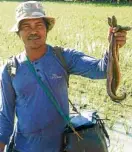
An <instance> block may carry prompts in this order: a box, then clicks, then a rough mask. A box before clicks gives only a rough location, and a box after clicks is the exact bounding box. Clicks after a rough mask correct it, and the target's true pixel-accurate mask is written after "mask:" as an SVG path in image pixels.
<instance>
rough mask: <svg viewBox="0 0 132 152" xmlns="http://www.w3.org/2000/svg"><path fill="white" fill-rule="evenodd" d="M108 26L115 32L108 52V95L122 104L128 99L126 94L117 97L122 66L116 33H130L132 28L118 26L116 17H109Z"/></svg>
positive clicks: (112, 34)
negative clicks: (120, 64)
mask: <svg viewBox="0 0 132 152" xmlns="http://www.w3.org/2000/svg"><path fill="white" fill-rule="evenodd" d="M108 24H109V26H110V28H111V29H114V32H112V33H111V37H110V44H109V50H108V65H107V85H106V86H107V94H108V95H109V97H110V98H111V100H112V101H114V102H118V103H120V102H121V101H122V100H124V99H125V98H126V93H124V94H122V95H121V96H117V93H116V92H117V89H118V87H119V84H120V80H121V73H120V66H119V46H118V44H117V43H116V39H115V36H114V33H116V32H119V31H129V30H131V29H132V28H131V27H129V26H120V25H117V19H116V17H115V16H112V18H110V17H108Z"/></svg>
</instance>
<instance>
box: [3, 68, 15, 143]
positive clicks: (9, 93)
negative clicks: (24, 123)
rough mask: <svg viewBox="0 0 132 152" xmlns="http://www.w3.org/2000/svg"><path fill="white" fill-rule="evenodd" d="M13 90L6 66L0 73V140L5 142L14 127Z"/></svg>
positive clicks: (7, 140)
mask: <svg viewBox="0 0 132 152" xmlns="http://www.w3.org/2000/svg"><path fill="white" fill-rule="evenodd" d="M14 111H15V91H14V89H13V87H12V83H11V77H10V76H9V74H8V72H7V69H6V67H5V68H3V70H2V71H1V73H0V142H2V143H4V144H7V143H8V142H9V139H10V136H11V134H12V132H13V128H14V113H15V112H14Z"/></svg>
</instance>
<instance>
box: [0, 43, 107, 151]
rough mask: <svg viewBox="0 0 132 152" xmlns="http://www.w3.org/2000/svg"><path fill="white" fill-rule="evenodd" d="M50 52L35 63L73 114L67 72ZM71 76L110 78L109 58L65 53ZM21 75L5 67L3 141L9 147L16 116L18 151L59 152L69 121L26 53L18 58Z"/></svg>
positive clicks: (0, 95)
mask: <svg viewBox="0 0 132 152" xmlns="http://www.w3.org/2000/svg"><path fill="white" fill-rule="evenodd" d="M47 46H48V49H47V52H46V54H45V55H44V56H42V57H41V58H40V59H38V60H36V61H33V62H32V65H33V66H34V68H35V71H36V73H37V75H38V76H39V77H40V78H41V80H42V81H43V83H44V84H45V85H46V86H48V88H50V90H51V92H52V93H53V95H54V97H55V98H56V100H57V102H58V104H59V105H60V107H61V108H62V110H63V112H64V114H66V115H68V114H69V105H68V91H67V82H66V79H65V75H66V71H65V69H64V68H63V67H62V65H61V63H60V60H59V59H58V58H57V57H56V56H55V54H54V53H53V50H52V49H53V48H52V47H51V46H50V45H47ZM62 54H63V56H64V58H65V60H66V63H67V66H68V72H69V74H75V75H81V76H84V77H88V78H92V79H103V78H106V69H107V55H105V56H104V58H102V59H101V60H97V59H95V58H92V57H89V56H87V55H84V54H83V53H81V52H78V51H76V50H70V49H64V51H63V52H62ZM16 59H17V72H16V75H15V76H14V77H10V75H9V73H8V72H7V67H6V66H5V68H3V70H2V72H1V73H2V74H1V78H0V80H1V84H0V142H2V143H5V144H8V142H9V139H10V136H11V134H12V132H13V127H14V116H15V114H16V118H17V124H16V131H15V149H16V150H18V151H20V152H59V151H60V148H61V143H62V133H63V131H64V128H65V125H66V122H65V121H64V119H63V118H62V117H61V116H60V114H59V113H58V111H57V110H56V108H55V107H54V105H53V104H52V103H51V101H50V99H49V98H48V97H47V95H46V94H45V92H44V91H43V89H42V88H41V86H40V85H39V84H38V82H37V80H36V78H35V77H34V75H33V74H32V73H31V72H30V70H29V68H28V66H27V64H26V63H25V53H24V52H22V53H21V54H20V55H18V56H16Z"/></svg>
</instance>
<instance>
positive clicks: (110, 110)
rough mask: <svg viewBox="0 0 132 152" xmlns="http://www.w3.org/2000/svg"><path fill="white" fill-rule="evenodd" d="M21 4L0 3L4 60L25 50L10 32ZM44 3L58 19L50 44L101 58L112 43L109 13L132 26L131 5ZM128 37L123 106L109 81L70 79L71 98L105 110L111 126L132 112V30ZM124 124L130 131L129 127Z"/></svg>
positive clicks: (122, 54) (122, 60) (0, 50)
mask: <svg viewBox="0 0 132 152" xmlns="http://www.w3.org/2000/svg"><path fill="white" fill-rule="evenodd" d="M17 4H18V2H0V6H1V9H0V14H1V15H0V57H1V58H3V59H6V58H8V57H9V56H11V55H14V54H18V53H19V52H21V51H22V50H23V44H22V42H21V40H20V39H19V38H18V37H17V35H15V34H13V33H10V32H9V29H10V28H11V27H12V25H13V24H14V23H15V19H14V16H15V12H14V10H15V7H16V6H17ZM43 5H44V6H45V9H46V12H47V14H48V15H49V16H53V17H55V18H56V24H55V27H54V28H53V30H52V31H51V32H49V34H48V39H47V43H49V44H52V45H61V46H63V47H68V48H75V49H77V50H79V51H82V52H85V53H86V54H88V55H90V56H95V57H97V58H101V57H102V54H103V53H104V52H105V49H106V48H107V46H108V41H107V33H108V24H107V17H108V16H110V17H111V16H112V15H115V16H116V17H117V19H118V22H119V24H121V25H129V26H131V25H132V20H131V14H132V9H131V7H129V6H119V5H116V6H114V5H108V4H107V5H103V4H102V5H99V4H97V5H96V4H90V3H89V4H79V3H75V4H74V3H62V2H61V3H57V2H43ZM5 10H6V11H5ZM127 38H128V40H127V44H126V45H125V46H124V47H123V48H122V49H120V66H121V74H122V77H121V84H120V89H121V90H122V89H124V90H125V91H126V93H127V98H126V99H125V101H124V102H123V103H122V105H123V106H121V105H120V104H115V103H113V102H112V101H111V100H110V99H109V97H108V96H107V93H106V80H90V79H86V78H82V77H77V76H71V79H70V88H69V97H70V99H71V100H72V101H73V102H74V103H79V104H80V105H83V104H88V107H87V108H88V109H96V110H98V111H99V112H100V113H103V114H104V116H105V117H108V118H110V119H111V121H109V122H108V124H109V126H110V127H111V128H112V127H113V125H114V123H115V122H116V121H117V120H118V119H120V118H121V117H123V119H122V122H124V123H125V121H126V119H127V118H128V117H130V116H131V114H132V112H131V111H132V110H131V109H132V102H131V100H132V85H131V84H132V67H131V66H132V32H129V33H128V34H127ZM120 89H119V90H120ZM119 94H121V92H119ZM124 127H125V128H126V132H128V131H129V128H128V126H126V125H125V126H124Z"/></svg>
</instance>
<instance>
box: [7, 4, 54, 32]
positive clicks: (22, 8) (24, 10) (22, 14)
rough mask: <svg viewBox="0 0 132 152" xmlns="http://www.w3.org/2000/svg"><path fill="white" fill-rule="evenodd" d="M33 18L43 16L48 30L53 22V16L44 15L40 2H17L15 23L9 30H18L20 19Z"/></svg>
mask: <svg viewBox="0 0 132 152" xmlns="http://www.w3.org/2000/svg"><path fill="white" fill-rule="evenodd" d="M33 18H44V20H45V21H46V23H47V30H48V31H50V30H51V29H52V28H53V26H54V24H55V18H53V17H49V16H46V14H45V11H44V8H43V6H42V4H41V3H40V2H37V1H27V2H23V3H21V4H19V5H18V7H17V8H16V24H15V25H14V26H13V27H12V28H11V30H10V31H11V32H18V31H19V24H20V21H22V20H24V19H33Z"/></svg>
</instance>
